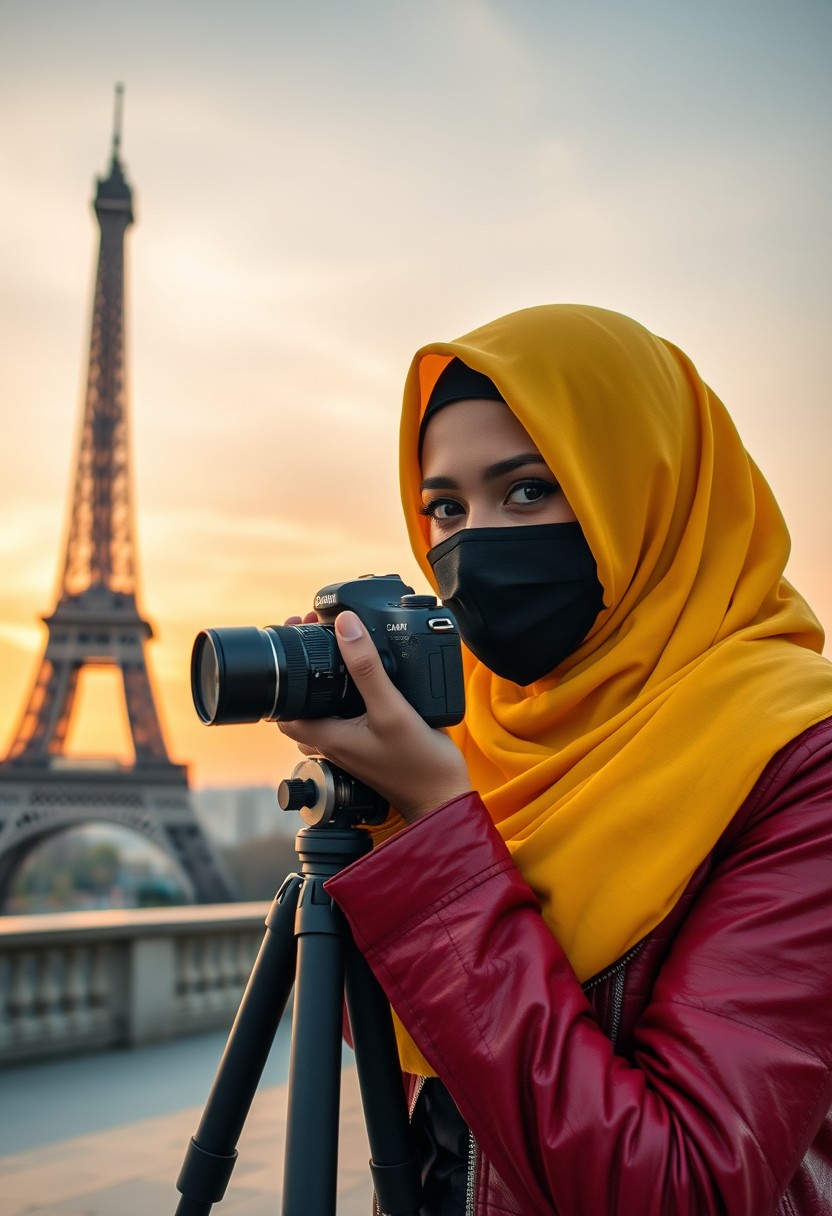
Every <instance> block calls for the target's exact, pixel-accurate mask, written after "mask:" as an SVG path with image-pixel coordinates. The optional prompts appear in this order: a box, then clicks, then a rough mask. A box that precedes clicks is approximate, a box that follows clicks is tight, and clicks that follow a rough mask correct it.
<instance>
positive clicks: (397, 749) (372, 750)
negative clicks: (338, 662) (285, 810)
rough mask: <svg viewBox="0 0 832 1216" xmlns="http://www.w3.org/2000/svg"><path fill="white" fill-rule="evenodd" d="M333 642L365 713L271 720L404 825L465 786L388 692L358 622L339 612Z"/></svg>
mask: <svg viewBox="0 0 832 1216" xmlns="http://www.w3.org/2000/svg"><path fill="white" fill-rule="evenodd" d="M304 620H305V621H309V620H317V617H315V616H314V614H312V615H311V616H307V617H305V618H304ZM292 623H296V622H295V620H294V619H290V621H288V622H287V624H292ZM335 636H336V638H337V640H338V646H339V648H340V651H341V654H342V656H343V659H344V662H345V664H346V666H347V669H348V671H349V673H350V675H351V676H352V678H353V680H354V682H355V685H356V687H357V688H358V691H359V692H360V693H361V696H362V698H363V699H364V704H365V705H366V707H367V712H366V713H365V714H362V715H361V716H360V717H358V718H316V719H312V720H306V719H304V720H300V721H296V722H278V724H277V725H278V727H279V729H280V730H281V731H282V732H283V734H284V735H286V736H287V737H288V738H289V739H294V740H295V742H296V743H297V744H299V746H300V749H301V751H303V752H305V753H306V754H308V755H314V754H318V755H322V756H325V757H326V758H327V760H330V761H331V762H332V763H333V764H337V765H339V766H340V767H341V768H344V769H346V770H347V772H348V773H350V774H351V776H353V777H357V778H358V780H359V781H363V782H364V783H365V785H369V786H370V787H371V788H372V789H374V790H375V791H376V793H378V794H380V795H381V796H382V798H386V799H387V800H388V801H389V802H390V803H391V804H392V805H393V806H394V807H395V808H396V810H397V811H399V812H400V814H401V815H402V817H403V818H404V819H406V820H407V822H408V823H412V822H413V821H414V820H415V819H418V818H419V817H420V816H422V815H426V814H427V813H428V811H432V810H434V809H435V808H436V807H438V806H441V805H442V803H443V802H448V801H449V800H450V799H451V798H455V797H457V795H459V794H464V793H466V792H467V791H468V790H469V789H470V788H471V781H470V778H469V776H468V768H467V765H466V763H465V760H464V758H463V756H462V753H461V752H460V750H459V748H458V747H457V746H456V744H455V743H454V742H453V741H452V740H451V739H449V738H448V736H447V735H446V734H444V733H443V732H442V731H441V730H434V729H433V727H430V726H428V724H427V722H425V720H424V719H423V718H421V717H420V716H419V714H418V713H417V712H416V710H415V709H414V708H413V706H412V705H410V703H409V702H408V701H407V700H406V699H405V698H404V697H403V696H402V694H401V693H400V692H399V690H398V689H397V688H396V687H395V685H394V684H393V683H392V681H391V680H390V678H389V677H388V675H387V673H386V671H385V670H384V667H383V666H382V663H381V659H380V657H379V653H378V651H377V650H376V648H375V646H374V645H373V642H372V639H371V637H370V635H369V633H368V632H367V630H366V629H365V628H364V625H363V624H362V622H361V620H360V618H359V617H358V616H357V615H356V614H355V613H354V612H341V613H339V614H338V616H337V617H336V618H335Z"/></svg>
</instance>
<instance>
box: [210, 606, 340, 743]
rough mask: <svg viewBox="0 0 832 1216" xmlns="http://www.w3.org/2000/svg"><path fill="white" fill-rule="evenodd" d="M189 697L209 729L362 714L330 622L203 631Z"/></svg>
mask: <svg viewBox="0 0 832 1216" xmlns="http://www.w3.org/2000/svg"><path fill="white" fill-rule="evenodd" d="M191 695H192V696H193V700H194V705H195V707H196V711H197V713H198V714H199V716H200V718H201V719H202V721H203V722H207V723H208V724H209V725H223V724H227V723H235V722H236V723H243V722H249V723H250V722H260V721H261V720H262V719H263V718H267V719H269V720H271V721H275V722H288V721H292V720H294V719H297V718H325V717H330V716H332V715H334V714H338V715H340V716H341V717H352V716H354V715H355V714H358V713H361V712H362V710H363V703H362V701H361V698H360V697H359V696H358V692H357V690H356V688H355V685H354V684H353V682H352V680H351V679H350V678H349V675H348V673H347V671H346V668H345V666H344V661H343V659H342V658H341V653H340V651H339V649H338V644H337V642H336V641H335V634H334V631H333V629H332V626H330V625H271V626H269V627H268V628H266V629H255V628H252V627H248V626H246V627H242V628H230V629H204V630H203V631H202V632H201V633H199V634H198V635H197V638H196V641H195V642H194V647H193V652H192V654H191Z"/></svg>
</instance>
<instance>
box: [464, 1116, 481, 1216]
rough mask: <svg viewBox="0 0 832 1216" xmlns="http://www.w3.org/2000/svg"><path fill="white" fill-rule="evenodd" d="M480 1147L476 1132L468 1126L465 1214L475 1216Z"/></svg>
mask: <svg viewBox="0 0 832 1216" xmlns="http://www.w3.org/2000/svg"><path fill="white" fill-rule="evenodd" d="M478 1157H479V1148H478V1147H477V1142H476V1140H475V1139H474V1133H473V1132H472V1131H471V1129H470V1127H469V1128H468V1173H467V1177H466V1180H465V1216H474V1192H475V1189H476V1187H475V1183H476V1176H477V1158H478Z"/></svg>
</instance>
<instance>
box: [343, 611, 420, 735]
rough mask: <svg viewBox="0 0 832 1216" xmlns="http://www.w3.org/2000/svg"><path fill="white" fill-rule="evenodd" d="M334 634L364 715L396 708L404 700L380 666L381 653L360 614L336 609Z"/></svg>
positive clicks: (396, 709) (389, 711)
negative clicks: (364, 706)
mask: <svg viewBox="0 0 832 1216" xmlns="http://www.w3.org/2000/svg"><path fill="white" fill-rule="evenodd" d="M335 636H336V638H337V639H338V647H339V649H340V651H341V655H342V657H343V659H344V662H345V663H346V665H347V669H348V671H349V673H350V675H351V676H352V678H353V681H354V682H355V686H356V688H357V689H358V691H359V692H360V693H361V696H362V698H363V700H364V704H365V705H366V707H367V715H368V717H370V718H377V717H379V716H380V715H382V714H384V715H386V714H391V713H395V712H398V711H399V710H400V709H401V706H402V704H406V702H404V698H403V697H402V695H401V693H400V692H399V691H398V690H397V689H396V687H395V686H394V685H393V683H392V681H391V680H390V677H389V676H388V675H387V672H386V671H385V670H384V665H383V664H382V661H381V656H380V655H379V653H378V651H377V650H376V648H375V646H374V645H373V640H372V638H371V637H370V635H369V633H368V632H367V630H366V629H365V628H364V625H363V624H362V622H361V619H360V617H358V616H357V615H356V613H354V612H349V611H346V612H339V614H338V616H337V617H336V618H335Z"/></svg>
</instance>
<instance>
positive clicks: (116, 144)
mask: <svg viewBox="0 0 832 1216" xmlns="http://www.w3.org/2000/svg"><path fill="white" fill-rule="evenodd" d="M123 109H124V85H123V84H117V85H116V99H115V109H114V113H113V160H114V161H117V160H118V154H119V151H120V150H121V119H122V112H123Z"/></svg>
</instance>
